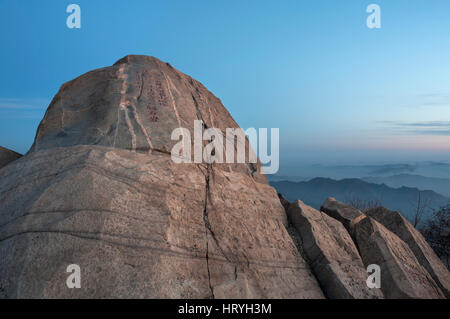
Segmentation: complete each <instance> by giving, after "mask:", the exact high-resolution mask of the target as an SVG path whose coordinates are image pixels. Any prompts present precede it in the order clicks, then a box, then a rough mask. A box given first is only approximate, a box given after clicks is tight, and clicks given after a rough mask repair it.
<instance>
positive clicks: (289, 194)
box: [270, 178, 449, 218]
mask: <svg viewBox="0 0 450 319" xmlns="http://www.w3.org/2000/svg"><path fill="white" fill-rule="evenodd" d="M270 184H271V185H272V186H273V187H275V188H276V189H277V191H278V192H279V193H281V194H283V195H284V196H285V197H286V198H287V199H288V200H290V201H293V200H295V199H302V200H303V201H304V202H305V203H306V204H307V205H310V206H312V207H314V208H317V209H319V208H320V206H321V205H322V204H323V202H324V201H325V199H326V198H327V197H334V198H336V199H337V200H339V201H343V202H348V201H352V200H355V199H358V200H360V201H376V202H377V203H378V204H379V205H382V206H384V207H387V208H389V209H391V210H396V211H400V212H402V213H403V214H404V215H405V216H407V217H408V218H410V217H411V216H412V214H413V211H414V205H417V200H418V196H419V192H420V194H421V197H422V198H423V199H429V200H430V201H431V204H430V207H431V209H437V208H439V207H441V206H443V205H446V204H447V203H448V202H449V198H447V197H445V196H443V195H441V194H438V193H436V192H434V191H429V190H426V191H421V190H419V189H417V188H411V187H400V188H392V187H389V186H387V185H384V184H381V185H378V184H372V183H368V182H366V181H363V180H361V179H356V178H355V179H343V180H334V179H330V178H314V179H312V180H310V181H307V182H290V181H280V182H274V181H271V182H270ZM429 213H431V211H430V212H429ZM429 213H428V214H427V215H429ZM426 217H427V216H425V218H426Z"/></svg>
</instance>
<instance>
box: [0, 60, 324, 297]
mask: <svg viewBox="0 0 450 319" xmlns="http://www.w3.org/2000/svg"><path fill="white" fill-rule="evenodd" d="M194 120H202V121H203V123H204V127H205V128H218V129H220V130H221V131H222V132H223V133H225V129H226V128H237V127H238V126H237V124H236V122H235V121H234V120H233V119H232V117H231V116H230V114H229V113H228V112H227V110H226V109H225V108H224V107H223V105H222V104H221V103H220V100H219V99H217V98H216V97H215V96H214V95H213V94H211V93H210V92H209V91H208V90H207V89H206V88H205V87H204V86H203V85H201V84H200V83H199V82H197V81H195V80H194V79H192V78H191V77H189V76H187V75H185V74H183V73H181V72H179V71H177V70H175V69H174V68H173V67H171V66H170V65H169V64H166V63H163V62H162V61H160V60H158V59H156V58H152V57H146V56H128V57H125V58H123V59H121V60H120V61H118V62H117V63H116V64H114V65H113V66H111V67H107V68H102V69H99V70H94V71H91V72H88V73H86V74H84V75H82V76H80V77H79V78H76V79H75V80H73V81H70V82H68V83H65V84H64V85H63V86H62V87H61V89H60V91H59V92H58V94H57V95H56V96H55V98H54V99H53V101H52V102H51V104H50V106H49V108H48V110H47V112H46V114H45V117H44V119H43V120H42V122H41V124H40V126H39V128H38V131H37V134H36V139H35V142H34V144H33V146H32V148H31V150H30V151H29V152H28V154H27V155H26V156H24V158H22V159H21V160H20V161H16V162H13V163H11V164H10V165H8V166H6V167H4V168H3V169H2V170H0V202H1V203H2V207H1V212H0V256H1V258H0V294H1V296H2V297H6V298H22V297H31V298H42V297H43V298H74V297H82V298H114V297H120V298H131V297H137V298H323V297H324V295H323V293H322V290H321V289H320V286H319V284H318V282H317V280H316V279H315V277H314V276H313V275H312V273H311V272H310V270H309V267H308V265H307V264H306V263H305V261H304V260H303V258H302V256H301V255H300V253H299V251H298V250H297V248H296V246H295V245H294V242H293V241H292V239H291V237H290V236H289V234H288V232H287V231H286V226H287V217H286V215H285V212H284V209H283V207H282V205H281V203H280V201H279V199H278V197H277V193H276V192H275V190H274V189H273V188H272V187H270V186H269V185H268V184H267V181H266V179H265V177H264V176H263V175H261V174H260V165H259V163H256V164H252V163H248V164H204V163H200V164H195V163H181V164H175V163H174V162H173V161H172V159H171V157H170V151H171V149H172V146H173V145H174V144H175V143H176V141H172V139H171V133H172V131H173V130H174V129H175V128H178V127H184V128H187V129H188V130H189V131H190V132H191V135H192V136H193V135H194V134H193V132H192V130H193V126H194ZM247 144H248V143H247ZM71 264H76V265H79V266H80V270H81V288H79V289H77V288H75V289H69V288H68V286H67V285H66V280H67V278H68V276H69V273H67V272H66V270H67V267H68V266H69V265H71Z"/></svg>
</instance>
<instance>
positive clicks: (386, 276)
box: [354, 217, 445, 299]
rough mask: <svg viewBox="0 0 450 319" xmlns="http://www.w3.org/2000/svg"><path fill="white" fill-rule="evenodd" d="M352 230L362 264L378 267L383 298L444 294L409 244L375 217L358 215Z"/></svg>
mask: <svg viewBox="0 0 450 319" xmlns="http://www.w3.org/2000/svg"><path fill="white" fill-rule="evenodd" d="M354 234H355V236H354V237H355V240H356V244H357V246H358V249H359V252H360V255H361V257H362V260H363V262H364V264H365V265H366V267H367V266H368V265H378V266H379V267H380V270H381V290H382V291H383V294H384V296H385V297H386V298H389V299H409V298H412V299H416V298H421V299H422V298H423V299H441V298H445V296H444V294H443V293H442V291H441V290H440V289H439V287H438V286H437V284H436V283H435V281H434V280H433V278H432V277H431V276H430V274H429V273H428V272H427V271H426V269H425V268H424V267H422V265H421V264H420V263H419V261H418V260H417V258H416V257H415V255H414V253H413V252H412V251H411V249H410V248H409V246H408V245H407V244H406V243H405V242H404V241H403V240H401V239H400V238H399V237H398V236H397V235H395V234H394V233H393V232H391V231H390V230H388V229H387V228H386V227H384V226H383V225H382V224H380V223H379V222H377V221H376V220H375V219H372V218H371V217H366V218H363V219H361V220H360V221H359V222H357V223H356V224H355V225H354Z"/></svg>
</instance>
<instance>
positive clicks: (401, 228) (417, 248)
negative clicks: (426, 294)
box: [364, 207, 450, 298]
mask: <svg viewBox="0 0 450 319" xmlns="http://www.w3.org/2000/svg"><path fill="white" fill-rule="evenodd" d="M364 213H365V214H366V215H367V216H370V217H372V218H373V219H375V220H376V221H378V222H379V223H381V224H383V226H385V227H386V228H387V229H389V230H390V231H391V232H393V233H394V234H396V235H397V236H398V237H399V238H400V239H402V240H403V241H404V242H405V243H406V244H407V245H408V246H409V248H410V249H411V251H412V252H413V253H414V256H415V257H416V258H417V260H418V261H419V263H420V264H421V265H422V266H423V267H424V268H425V269H426V270H427V271H428V272H429V274H430V275H431V277H433V279H434V281H435V282H436V284H437V285H438V286H439V288H440V289H441V290H442V292H443V293H444V294H445V296H446V297H447V298H450V275H449V272H448V270H447V268H446V267H445V265H444V263H443V262H442V261H441V259H440V258H439V257H438V256H436V254H435V253H434V251H433V249H431V247H430V245H428V243H427V242H426V240H425V238H423V236H422V234H421V233H420V232H419V231H418V230H417V229H415V228H414V227H413V225H411V224H410V223H409V222H408V221H407V220H406V219H405V218H404V217H403V216H402V215H401V214H400V213H399V212H393V211H390V210H389V209H386V208H384V207H374V208H371V209H368V210H366V211H364Z"/></svg>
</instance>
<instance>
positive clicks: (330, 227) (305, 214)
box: [288, 200, 383, 299]
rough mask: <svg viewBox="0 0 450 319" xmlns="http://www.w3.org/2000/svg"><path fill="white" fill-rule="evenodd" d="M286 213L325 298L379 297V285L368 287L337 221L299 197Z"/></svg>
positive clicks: (354, 254) (359, 262)
mask: <svg viewBox="0 0 450 319" xmlns="http://www.w3.org/2000/svg"><path fill="white" fill-rule="evenodd" d="M288 217H289V220H290V221H291V222H292V224H293V225H294V227H295V228H296V230H297V231H298V233H299V236H300V238H301V245H302V247H303V250H304V251H305V254H306V258H307V260H308V261H309V263H310V265H311V268H312V269H313V271H314V274H315V276H316V277H317V279H318V280H319V282H320V284H321V286H322V288H323V290H324V292H325V294H326V296H327V297H328V298H332V299H352V298H355V299H373V298H383V294H382V293H381V291H380V290H379V289H369V288H368V286H367V283H366V281H367V272H366V268H365V267H364V265H363V262H362V260H361V257H360V256H359V253H358V250H357V249H356V246H355V244H354V243H353V240H352V239H351V237H350V235H349V234H348V232H347V230H346V229H345V227H344V226H343V225H342V224H341V223H340V222H339V221H337V220H336V219H334V218H331V217H329V216H327V215H326V214H324V213H322V212H319V211H317V210H315V209H314V208H312V207H310V206H307V205H305V204H304V203H303V202H302V201H300V200H297V201H295V202H293V203H292V204H291V205H290V207H289V210H288Z"/></svg>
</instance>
